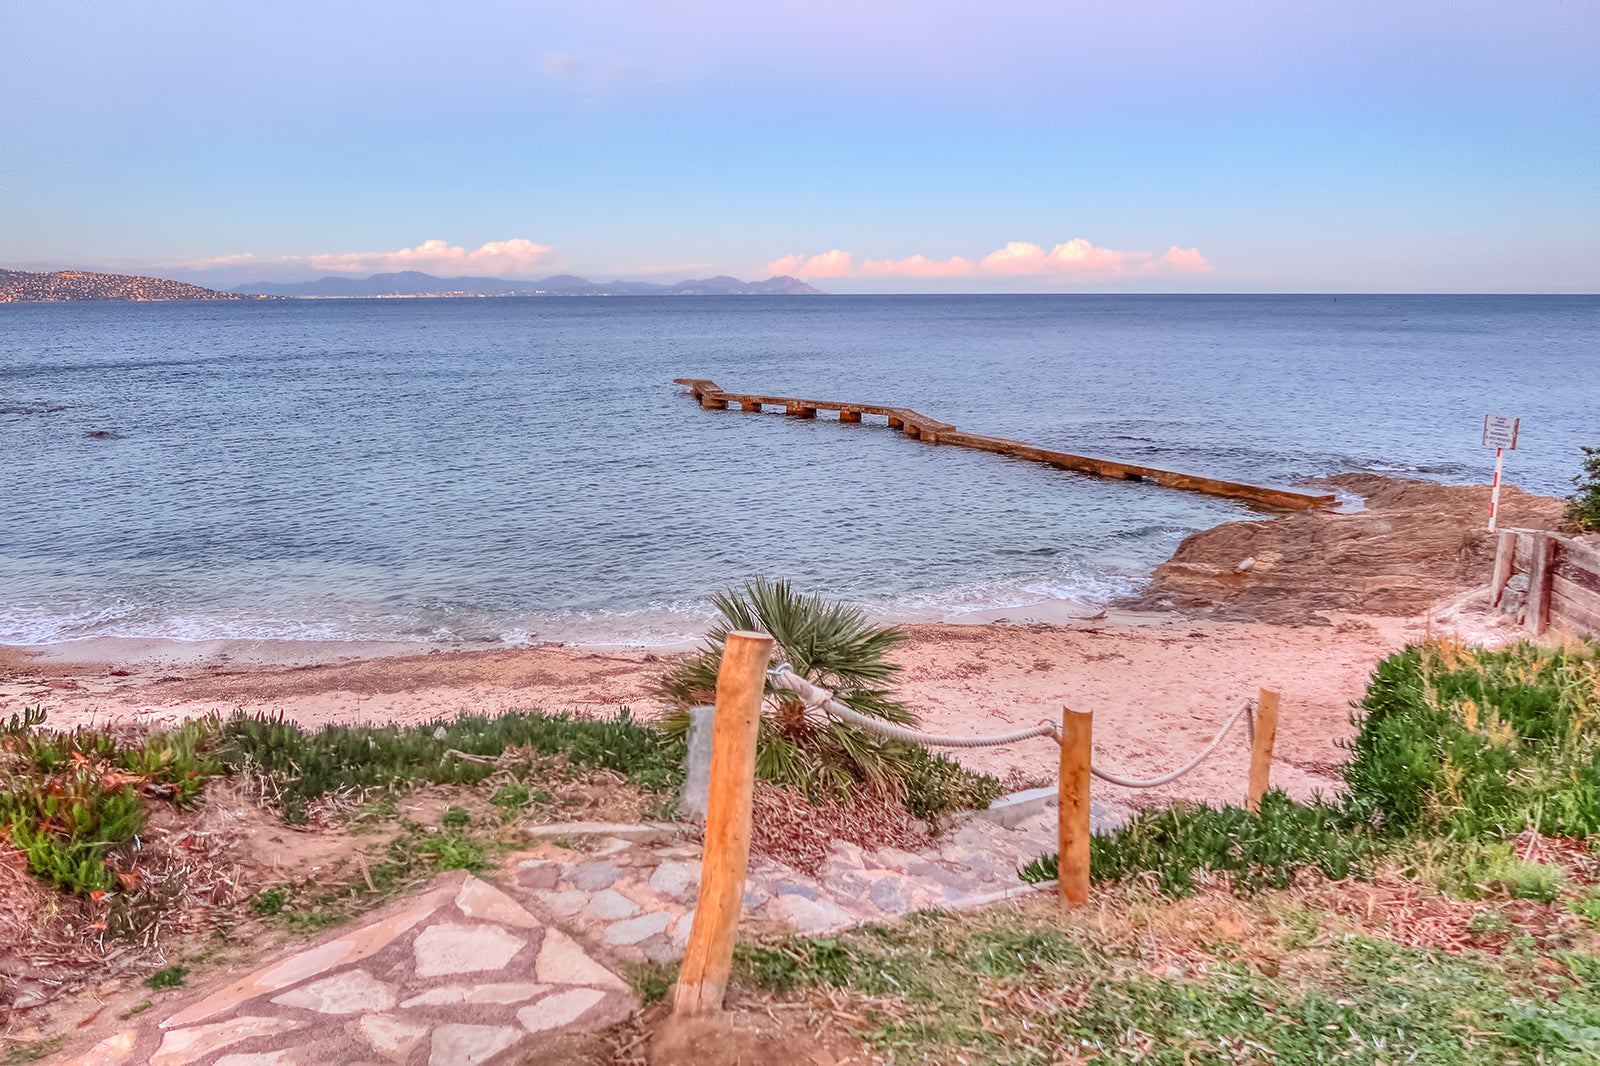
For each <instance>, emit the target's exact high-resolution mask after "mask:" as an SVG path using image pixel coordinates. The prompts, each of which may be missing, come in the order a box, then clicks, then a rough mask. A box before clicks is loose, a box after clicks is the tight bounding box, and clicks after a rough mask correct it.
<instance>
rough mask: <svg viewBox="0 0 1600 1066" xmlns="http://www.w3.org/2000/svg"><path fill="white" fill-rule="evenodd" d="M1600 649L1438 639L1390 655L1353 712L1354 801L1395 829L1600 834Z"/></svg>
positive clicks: (1479, 835) (1469, 836)
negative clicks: (1469, 644) (1356, 728)
mask: <svg viewBox="0 0 1600 1066" xmlns="http://www.w3.org/2000/svg"><path fill="white" fill-rule="evenodd" d="M1596 651H1597V648H1596V646H1595V645H1593V644H1581V643H1580V644H1574V645H1570V646H1567V647H1561V648H1546V647H1541V646H1539V645H1535V644H1517V645H1513V646H1510V647H1506V648H1501V649H1497V650H1492V651H1491V650H1484V649H1481V648H1466V647H1461V646H1458V645H1455V644H1449V643H1436V644H1430V645H1420V646H1416V647H1411V648H1408V649H1406V650H1405V651H1403V652H1400V653H1397V654H1395V655H1392V656H1390V657H1389V658H1387V659H1385V660H1384V661H1383V662H1381V663H1379V664H1378V668H1377V672H1376V673H1375V674H1374V676H1373V680H1372V684H1371V685H1370V687H1369V688H1368V690H1367V694H1366V696H1365V698H1364V699H1363V700H1362V701H1361V703H1360V704H1359V705H1358V712H1357V714H1356V716H1355V718H1354V720H1355V721H1356V722H1357V724H1359V725H1360V732H1359V734H1358V735H1357V736H1356V738H1355V740H1354V741H1352V742H1351V745H1350V746H1351V749H1352V752H1353V755H1352V758H1351V760H1350V762H1349V764H1348V765H1347V766H1346V767H1345V781H1346V783H1347V784H1348V785H1349V788H1350V799H1349V804H1350V805H1352V806H1353V807H1356V808H1359V809H1361V810H1362V811H1364V812H1367V813H1370V814H1371V815H1372V816H1373V817H1374V818H1375V819H1376V820H1377V821H1378V822H1379V823H1380V824H1381V825H1382V826H1383V827H1384V829H1385V830H1386V831H1387V832H1389V833H1390V834H1391V835H1395V836H1401V835H1406V834H1422V835H1428V836H1436V837H1449V838H1452V839H1455V840H1461V841H1466V840H1504V839H1509V838H1511V837H1513V836H1515V835H1516V834H1518V833H1520V832H1522V831H1523V830H1524V829H1526V828H1529V827H1532V828H1535V829H1537V830H1539V831H1540V832H1542V833H1546V834H1550V835H1554V836H1572V837H1587V836H1589V835H1590V834H1593V833H1595V832H1597V831H1600V728H1597V725H1600V663H1597V661H1596Z"/></svg>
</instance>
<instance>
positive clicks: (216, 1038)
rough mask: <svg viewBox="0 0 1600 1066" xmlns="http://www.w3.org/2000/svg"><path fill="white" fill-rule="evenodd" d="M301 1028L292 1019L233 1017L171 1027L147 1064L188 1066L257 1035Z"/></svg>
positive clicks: (267, 1034)
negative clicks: (191, 1025) (201, 1023)
mask: <svg viewBox="0 0 1600 1066" xmlns="http://www.w3.org/2000/svg"><path fill="white" fill-rule="evenodd" d="M298 1028H300V1023H299V1022H297V1021H295V1020H293V1019H291V1018H259V1017H244V1018H232V1019H229V1020H228V1021H225V1022H213V1023H212V1024H210V1025H196V1026H194V1027H192V1028H189V1029H173V1030H171V1031H170V1032H168V1033H167V1034H166V1035H165V1036H163V1037H162V1038H161V1046H160V1047H159V1048H157V1049H156V1053H155V1054H154V1055H152V1056H151V1057H150V1066H188V1064H189V1063H191V1062H195V1061H197V1060H199V1059H203V1058H205V1057H206V1056H207V1055H209V1054H211V1053H212V1052H214V1051H220V1050H221V1049H223V1048H225V1047H229V1046H230V1045H233V1044H237V1043H240V1042H241V1041H244V1040H249V1039H251V1038H252V1037H257V1036H270V1035H272V1034H274V1033H282V1032H287V1031H288V1030H290V1029H298Z"/></svg>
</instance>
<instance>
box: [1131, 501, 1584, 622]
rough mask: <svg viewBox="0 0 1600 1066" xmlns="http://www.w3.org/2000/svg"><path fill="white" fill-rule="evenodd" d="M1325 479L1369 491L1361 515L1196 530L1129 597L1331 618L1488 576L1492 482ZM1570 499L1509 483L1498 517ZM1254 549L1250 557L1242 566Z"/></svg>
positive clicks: (1425, 599)
mask: <svg viewBox="0 0 1600 1066" xmlns="http://www.w3.org/2000/svg"><path fill="white" fill-rule="evenodd" d="M1321 484H1326V485H1329V486H1332V487H1335V488H1339V489H1344V490H1346V491H1348V492H1353V493H1355V494H1357V495H1359V496H1361V497H1362V498H1363V499H1364V500H1365V502H1366V507H1367V509H1366V510H1365V511H1362V512H1359V513H1356V514H1322V513H1312V512H1297V513H1294V514H1287V515H1283V516H1281V517H1278V518H1274V519H1271V520H1269V521H1265V522H1229V523H1227V524H1225V525H1221V526H1217V527H1216V528H1214V529H1208V530H1204V531H1202V532H1200V533H1196V534H1194V535H1193V536H1190V537H1188V538H1187V539H1186V540H1184V542H1183V543H1182V544H1180V545H1179V546H1178V550H1177V551H1176V552H1175V553H1173V556H1172V558H1171V559H1169V560H1168V561H1167V562H1165V563H1163V564H1161V566H1160V567H1158V568H1157V569H1156V572H1155V575H1154V577H1153V578H1152V579H1151V582H1150V585H1149V586H1148V587H1147V588H1146V589H1145V590H1144V592H1143V593H1142V594H1141V595H1140V596H1138V597H1137V598H1135V599H1133V600H1132V601H1130V603H1129V604H1127V605H1128V606H1133V607H1137V608H1141V609H1174V608H1175V609H1177V610H1180V611H1183V612H1185V613H1188V614H1192V615H1197V616H1205V617H1209V618H1218V619H1229V620H1243V621H1263V622H1274V623H1279V624H1297V623H1298V624H1314V625H1315V624H1325V623H1326V622H1327V619H1326V618H1325V617H1324V616H1323V615H1322V613H1321V612H1324V611H1353V612H1362V613H1367V614H1381V615H1409V614H1416V613H1419V612H1421V611H1425V610H1427V609H1428V608H1429V607H1430V606H1431V605H1432V604H1434V603H1435V602H1437V601H1438V600H1440V599H1441V598H1444V597H1446V596H1450V595H1452V594H1454V593H1457V592H1460V591H1461V590H1462V589H1465V588H1471V587H1473V586H1475V585H1481V584H1484V583H1486V582H1487V581H1488V580H1489V570H1490V567H1491V566H1492V565H1493V560H1494V550H1495V537H1494V535H1493V534H1491V533H1490V532H1489V531H1488V530H1487V528H1485V527H1486V523H1487V521H1488V515H1489V487H1488V486H1487V485H1440V484H1437V483H1435V482H1432V481H1413V480H1408V479H1403V478H1390V477H1382V476H1380V475H1377V474H1341V475H1338V476H1337V477H1331V478H1327V479H1326V480H1325V481H1324V482H1321ZM1564 508H1565V504H1564V503H1563V501H1561V500H1559V499H1556V498H1554V497H1550V496H1535V495H1532V494H1531V493H1527V492H1523V491H1522V490H1521V489H1519V488H1516V487H1515V486H1512V485H1507V486H1505V487H1504V488H1503V489H1502V490H1501V494H1500V526H1501V527H1502V528H1505V527H1510V526H1516V527H1521V528H1525V529H1555V528H1556V527H1557V526H1558V525H1559V524H1560V523H1561V519H1562V514H1563V511H1564ZM1245 560H1250V565H1248V566H1245V565H1243V563H1244V561H1245Z"/></svg>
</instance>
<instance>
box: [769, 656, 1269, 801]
mask: <svg viewBox="0 0 1600 1066" xmlns="http://www.w3.org/2000/svg"><path fill="white" fill-rule="evenodd" d="M767 677H768V678H770V679H771V681H772V683H773V685H775V686H777V687H778V688H781V689H786V690H788V691H789V692H793V693H794V694H795V695H797V696H799V697H800V701H801V702H802V703H804V704H805V706H806V709H807V710H813V711H823V712H825V713H827V714H829V715H832V716H833V717H834V718H837V719H839V720H840V721H842V722H849V723H851V724H852V725H857V726H860V727H861V728H862V729H866V730H870V731H871V732H874V733H877V734H879V735H881V736H886V737H892V738H894V739H895V740H905V741H909V742H911V743H913V744H921V745H923V746H924V747H930V748H998V747H1003V746H1004V745H1007V744H1015V743H1017V742H1018V741H1022V740H1031V739H1032V738H1034V737H1049V738H1050V739H1052V740H1054V741H1055V742H1056V743H1057V744H1060V743H1061V726H1060V725H1059V724H1058V723H1056V722H1054V721H1046V722H1042V723H1040V724H1039V725H1036V726H1033V727H1031V728H1029V729H1019V730H1017V731H1015V732H1012V733H995V734H991V735H989V736H986V737H956V736H939V735H936V734H933V733H921V732H918V731H917V730H915V729H907V728H906V727H904V726H899V725H895V724H894V723H893V722H885V721H884V720H883V719H881V718H873V717H872V716H870V715H865V714H862V713H861V712H859V711H854V710H851V709H850V708H849V707H847V706H845V705H844V704H843V703H840V702H839V701H838V700H836V699H834V698H833V693H831V692H829V691H828V690H827V689H825V688H822V687H820V686H818V685H813V684H812V683H811V682H809V681H807V680H806V679H805V678H803V677H800V676H798V675H797V674H795V672H794V668H793V667H791V666H790V665H789V664H788V663H781V664H779V665H778V666H775V667H773V668H772V669H771V670H768V671H767ZM1254 707H1255V700H1245V701H1244V703H1243V704H1242V705H1240V707H1239V709H1238V710H1237V711H1234V712H1233V715H1232V717H1230V718H1229V719H1228V720H1227V721H1226V722H1224V723H1222V728H1221V729H1219V730H1217V735H1216V736H1214V737H1212V738H1211V743H1209V744H1207V745H1206V746H1205V747H1204V748H1202V749H1200V752H1199V754H1197V755H1195V757H1194V758H1192V759H1190V760H1189V761H1188V762H1186V763H1184V764H1183V765H1182V766H1180V767H1178V768H1177V769H1176V770H1172V771H1170V772H1168V773H1165V774H1162V775H1161V776H1160V777H1152V778H1136V777H1123V776H1121V775H1120V774H1114V773H1111V772H1110V771H1109V770H1101V769H1098V768H1096V767H1094V766H1091V767H1090V768H1089V772H1090V773H1092V774H1094V776H1096V777H1098V778H1100V779H1101V780H1102V781H1107V782H1110V783H1111V784H1113V785H1120V786H1122V787H1123V788H1156V787H1158V786H1160V785H1168V784H1171V783H1172V782H1174V781H1176V780H1177V779H1178V778H1180V777H1182V776H1183V775H1184V774H1186V773H1188V772H1189V771H1190V770H1193V769H1194V768H1195V767H1197V766H1199V765H1200V764H1201V763H1202V762H1205V760H1206V757H1207V756H1209V755H1210V754H1211V753H1212V752H1214V751H1216V750H1217V745H1219V744H1221V743H1222V740H1223V738H1224V737H1226V736H1227V735H1228V731H1229V730H1231V729H1232V728H1233V727H1234V726H1235V725H1236V724H1237V723H1238V721H1239V719H1240V718H1245V719H1246V721H1247V723H1248V726H1247V728H1248V729H1249V731H1250V734H1251V737H1252V738H1254V735H1255V724H1256V721H1255V714H1254V713H1253V708H1254Z"/></svg>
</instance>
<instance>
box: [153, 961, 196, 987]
mask: <svg viewBox="0 0 1600 1066" xmlns="http://www.w3.org/2000/svg"><path fill="white" fill-rule="evenodd" d="M188 980H189V968H188V967H187V966H168V967H167V968H165V969H163V970H157V971H156V972H155V973H153V974H151V975H150V976H149V977H146V978H145V979H144V984H145V987H146V988H182V987H183V986H184V985H185V984H186V983H187V982H188Z"/></svg>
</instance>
